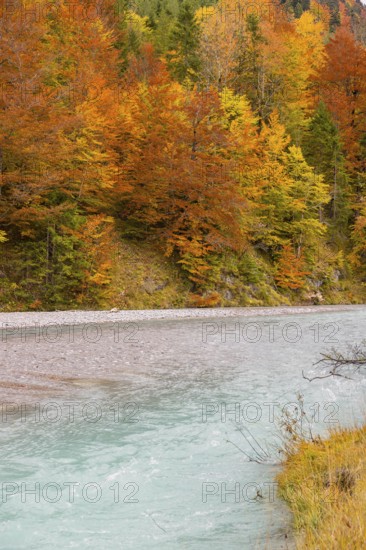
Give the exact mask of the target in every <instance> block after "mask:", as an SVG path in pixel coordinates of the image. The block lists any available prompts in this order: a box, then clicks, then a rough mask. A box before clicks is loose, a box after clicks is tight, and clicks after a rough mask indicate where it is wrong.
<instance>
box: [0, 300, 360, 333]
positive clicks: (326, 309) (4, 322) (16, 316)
mask: <svg viewBox="0 0 366 550" xmlns="http://www.w3.org/2000/svg"><path fill="white" fill-rule="evenodd" d="M365 307H366V305H365V304H352V305H350V304H340V305H327V306H325V305H324V306H322V305H319V306H315V305H313V306H276V307H229V308H212V309H211V308H210V309H209V308H204V309H202V308H191V309H188V308H184V309H151V310H147V309H143V310H114V309H112V310H68V311H39V312H38V311H34V312H33V311H32V312H28V311H27V312H9V313H4V312H0V327H1V328H2V329H5V328H6V327H7V326H8V327H10V326H13V327H17V326H19V327H27V328H32V327H39V326H45V325H50V324H52V325H83V324H87V323H97V324H99V323H100V324H104V323H116V322H138V321H153V320H169V319H171V320H178V319H210V318H226V317H256V316H272V315H303V314H307V313H330V312H332V311H354V310H356V311H357V310H362V309H364V308H365ZM14 335H15V333H14Z"/></svg>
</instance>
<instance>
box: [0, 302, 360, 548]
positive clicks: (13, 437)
mask: <svg viewBox="0 0 366 550" xmlns="http://www.w3.org/2000/svg"><path fill="white" fill-rule="evenodd" d="M365 328H366V308H355V309H354V310H351V311H341V310H337V309H336V308H335V309H334V310H333V311H331V312H326V313H307V314H298V315H271V316H267V317H263V316H260V317H256V316H251V317H245V318H244V317H243V318H240V317H238V318H230V319H220V318H210V319H182V320H175V321H174V320H153V321H143V322H139V323H138V324H134V323H128V324H127V323H126V324H125V325H122V324H121V325H120V326H117V325H116V324H103V325H99V326H97V325H95V326H91V325H88V326H87V327H86V326H85V327H70V326H68V327H67V326H64V327H62V328H61V329H60V327H56V328H53V327H48V328H47V330H46V331H43V332H42V331H39V330H38V329H37V330H28V331H24V332H22V333H21V334H20V333H19V334H15V335H14V336H12V334H8V335H5V337H4V334H3V341H2V343H1V368H2V376H1V384H0V399H1V402H2V403H3V405H2V410H1V412H2V416H1V422H0V445H1V447H0V448H1V467H0V483H1V489H2V490H1V500H0V518H1V526H0V548H2V549H7V550H10V549H11V550H15V549H27V550H31V549H47V550H48V549H49V548H52V547H54V548H60V549H66V548H83V549H84V548H91V549H94V548H95V549H100V550H103V549H107V548H108V549H109V548H121V549H126V550H129V549H136V548H138V549H142V550H145V549H151V550H155V549H159V550H160V549H165V548H166V549H169V550H176V549H177V550H178V549H187V550H188V549H189V550H191V549H192V550H214V549H219V548H220V549H221V548H228V549H250V550H252V549H257V548H258V549H264V548H268V549H280V548H283V549H284V548H293V541H292V534H291V528H290V524H291V517H290V515H289V513H288V511H287V508H286V507H285V505H284V504H283V503H282V502H281V501H280V500H279V499H278V498H277V495H276V485H275V483H274V478H275V475H276V473H277V472H278V471H279V469H280V465H279V458H280V457H279V453H278V445H279V436H280V431H279V429H278V427H277V425H278V422H279V421H280V420H281V418H283V416H284V414H285V411H292V412H294V411H295V405H294V404H292V405H291V403H294V401H296V396H297V394H298V393H299V392H300V393H302V394H303V396H304V403H305V405H304V407H305V411H306V412H307V414H308V416H309V417H310V416H312V417H313V421H314V423H313V429H314V431H315V432H324V430H326V429H327V428H329V427H332V426H335V425H337V423H338V424H341V425H347V424H352V423H353V422H354V421H355V420H363V417H364V403H365V389H366V386H365V385H364V384H363V383H362V382H358V383H354V382H349V381H343V380H337V379H325V380H317V381H313V382H312V383H309V382H308V381H306V380H305V379H304V378H303V377H302V371H303V370H304V371H305V373H309V371H310V370H311V369H312V364H313V363H314V362H315V361H317V360H318V359H319V358H320V353H321V352H322V351H325V350H327V349H330V348H331V347H332V346H335V347H337V348H339V349H345V348H346V346H347V344H350V343H354V342H360V341H361V340H362V339H363V338H364V337H365Z"/></svg>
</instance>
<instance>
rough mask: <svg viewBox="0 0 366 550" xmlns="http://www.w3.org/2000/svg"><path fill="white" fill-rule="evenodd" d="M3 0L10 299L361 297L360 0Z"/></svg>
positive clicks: (364, 235)
mask: <svg viewBox="0 0 366 550" xmlns="http://www.w3.org/2000/svg"><path fill="white" fill-rule="evenodd" d="M0 9H1V12H2V14H1V15H2V16H1V22H0V41H1V57H0V66H1V69H0V84H1V94H0V310H3V311H10V310H39V309H51V310H52V309H77V308H85V309H87V308H104V307H120V308H135V309H140V308H147V307H158V308H159V307H180V306H183V307H184V306H186V307H187V306H188V307H208V306H214V305H221V306H230V305H279V304H314V303H315V304H318V303H357V302H362V301H364V298H365V293H366V15H365V12H366V9H365V8H363V6H362V4H360V3H358V2H357V1H355V0H350V1H349V2H346V3H343V2H341V1H340V2H339V3H338V2H324V1H322V2H321V3H317V2H316V1H315V0H310V2H307V1H304V2H302V3H301V2H300V1H298V2H296V1H293V2H291V1H289V0H287V1H286V2H285V3H280V2H279V1H276V0H273V1H271V0H255V2H253V1H250V0H218V1H217V2H216V1H211V2H210V1H208V2H207V1H206V2H204V1H199V0H190V1H188V0H183V1H179V0H134V1H133V0H130V1H129V0H91V1H88V0H73V2H72V3H70V2H67V1H65V0H51V1H48V0H14V1H13V2H8V0H3V3H2V4H1V8H0Z"/></svg>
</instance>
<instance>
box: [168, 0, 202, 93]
mask: <svg viewBox="0 0 366 550" xmlns="http://www.w3.org/2000/svg"><path fill="white" fill-rule="evenodd" d="M169 39H170V50H171V51H170V53H169V54H168V56H167V57H168V64H169V69H170V71H171V74H172V75H173V77H174V78H176V79H177V80H178V81H179V82H184V81H185V80H186V79H187V78H188V79H190V80H193V81H194V80H196V79H197V73H198V71H199V68H200V59H199V56H198V47H199V40H200V28H199V24H198V22H197V21H196V18H195V14H194V11H193V8H192V6H191V4H190V3H189V2H188V1H184V2H183V3H182V4H181V6H180V8H179V13H178V18H177V22H176V25H175V27H174V28H173V30H172V32H171V34H170V37H169Z"/></svg>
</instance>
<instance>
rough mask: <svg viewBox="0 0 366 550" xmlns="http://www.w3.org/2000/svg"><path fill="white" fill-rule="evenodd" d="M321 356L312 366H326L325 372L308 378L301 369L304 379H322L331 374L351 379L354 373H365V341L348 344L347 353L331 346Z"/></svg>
mask: <svg viewBox="0 0 366 550" xmlns="http://www.w3.org/2000/svg"><path fill="white" fill-rule="evenodd" d="M321 357H322V358H321V359H320V360H319V361H317V362H316V363H314V366H318V367H322V368H326V369H327V372H326V373H325V374H320V375H319V376H313V377H311V378H310V377H308V376H305V374H304V371H302V376H303V378H305V380H309V382H312V381H313V380H322V379H323V378H330V377H332V376H339V377H340V378H346V379H347V380H352V379H353V378H352V377H353V376H354V375H355V374H361V375H363V374H365V375H366V341H363V342H362V343H361V344H354V345H353V346H350V347H349V349H348V353H347V354H344V353H343V352H340V351H337V350H336V349H334V348H332V349H331V350H330V351H329V352H326V353H322V354H321ZM328 369H329V370H328ZM364 369H365V370H364Z"/></svg>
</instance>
